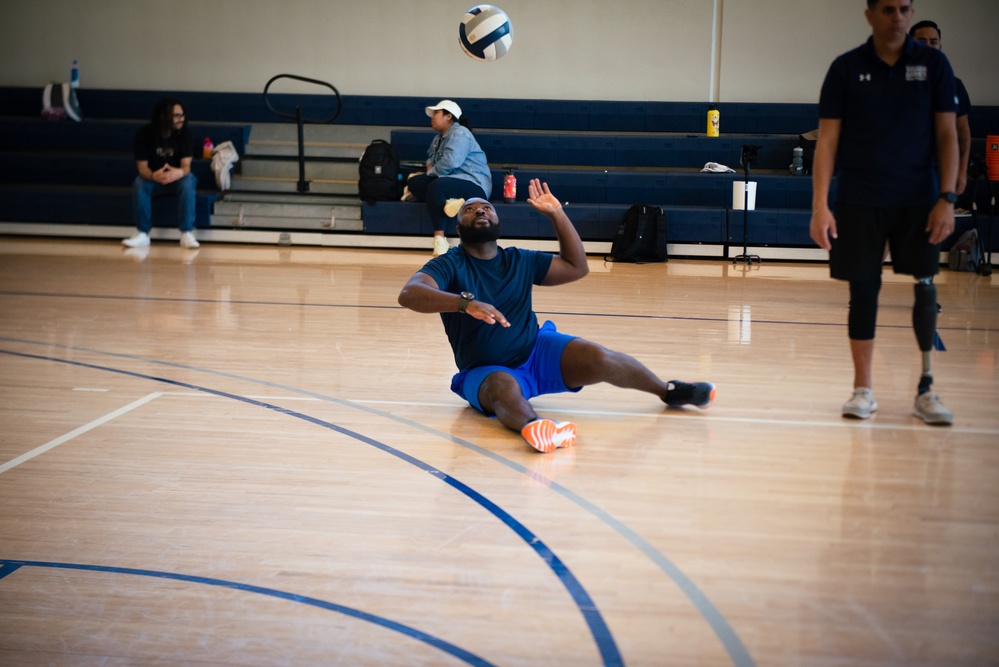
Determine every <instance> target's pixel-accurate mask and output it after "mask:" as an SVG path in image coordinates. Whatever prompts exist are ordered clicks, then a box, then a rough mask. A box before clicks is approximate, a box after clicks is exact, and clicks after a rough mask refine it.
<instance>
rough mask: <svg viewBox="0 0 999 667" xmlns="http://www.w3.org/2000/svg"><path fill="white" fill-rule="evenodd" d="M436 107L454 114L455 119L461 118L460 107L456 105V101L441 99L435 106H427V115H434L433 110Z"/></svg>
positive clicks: (435, 109)
mask: <svg viewBox="0 0 999 667" xmlns="http://www.w3.org/2000/svg"><path fill="white" fill-rule="evenodd" d="M438 109H443V110H444V111H447V112H448V113H449V114H451V115H452V116H454V118H455V120H457V119H459V118H461V107H460V106H458V105H457V103H455V102H452V101H451V100H441V101H440V102H438V103H437V106H435V107H427V115H428V116H431V117H432V116H433V115H434V112H435V111H437V110H438Z"/></svg>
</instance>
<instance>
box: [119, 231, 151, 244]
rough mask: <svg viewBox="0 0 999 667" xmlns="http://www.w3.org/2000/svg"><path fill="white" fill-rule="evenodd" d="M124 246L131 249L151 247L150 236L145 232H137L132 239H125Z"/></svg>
mask: <svg viewBox="0 0 999 667" xmlns="http://www.w3.org/2000/svg"><path fill="white" fill-rule="evenodd" d="M121 244H122V245H125V246H128V247H129V248H144V247H146V246H147V245H149V234H147V233H145V232H135V234H133V235H132V237H131V238H127V239H124V240H123V241H122V242H121Z"/></svg>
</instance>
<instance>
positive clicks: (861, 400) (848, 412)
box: [843, 387, 878, 419]
mask: <svg viewBox="0 0 999 667" xmlns="http://www.w3.org/2000/svg"><path fill="white" fill-rule="evenodd" d="M877 409H878V402H877V401H876V400H874V392H873V391H871V390H870V389H868V388H867V387H858V388H857V389H854V390H853V396H851V397H850V400H848V401H847V402H846V403H844V404H843V416H844V417H853V418H854V419H867V418H868V417H870V416H871V414H872V413H874V412H877Z"/></svg>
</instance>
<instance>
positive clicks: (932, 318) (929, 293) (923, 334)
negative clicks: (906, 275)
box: [912, 278, 937, 352]
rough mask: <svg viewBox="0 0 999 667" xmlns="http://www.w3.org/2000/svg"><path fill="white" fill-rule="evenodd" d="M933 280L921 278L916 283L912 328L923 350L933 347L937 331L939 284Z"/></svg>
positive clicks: (927, 350) (926, 350)
mask: <svg viewBox="0 0 999 667" xmlns="http://www.w3.org/2000/svg"><path fill="white" fill-rule="evenodd" d="M931 280H932V278H920V279H919V282H918V283H916V284H915V289H916V302H915V303H914V304H913V306H912V328H913V330H914V331H915V332H916V341H917V342H918V343H919V349H920V350H922V351H923V352H929V351H930V350H932V349H933V338H934V336H935V334H936V332H937V286H936V285H934V284H933V283H932V282H930V281H931Z"/></svg>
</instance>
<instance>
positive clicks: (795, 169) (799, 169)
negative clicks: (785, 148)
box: [790, 146, 805, 176]
mask: <svg viewBox="0 0 999 667" xmlns="http://www.w3.org/2000/svg"><path fill="white" fill-rule="evenodd" d="M804 154H805V151H804V149H803V148H801V147H800V146H798V147H796V148H795V149H794V150H793V151H791V168H790V172H791V174H792V175H793V176H801V175H802V174H804V173H805V169H804Z"/></svg>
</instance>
